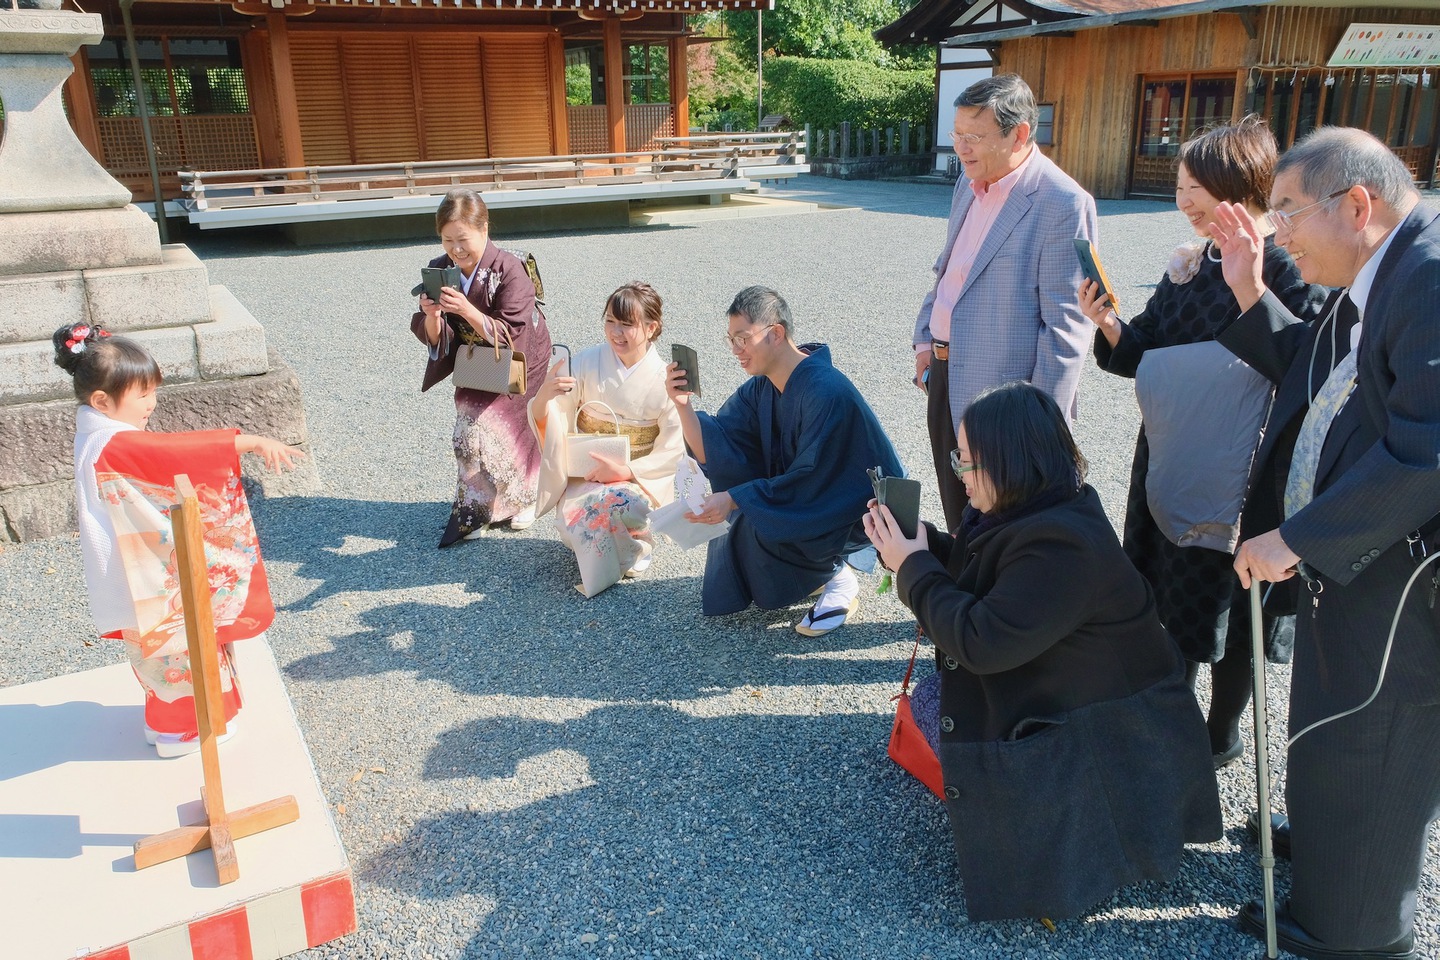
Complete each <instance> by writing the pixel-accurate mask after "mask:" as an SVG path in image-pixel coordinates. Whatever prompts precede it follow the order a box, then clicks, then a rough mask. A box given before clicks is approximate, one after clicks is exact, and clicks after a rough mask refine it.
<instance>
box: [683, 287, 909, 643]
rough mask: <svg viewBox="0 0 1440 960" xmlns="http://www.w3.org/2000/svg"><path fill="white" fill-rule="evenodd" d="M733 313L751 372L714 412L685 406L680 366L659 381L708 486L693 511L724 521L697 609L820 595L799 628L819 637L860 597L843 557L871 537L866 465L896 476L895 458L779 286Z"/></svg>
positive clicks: (733, 329) (739, 300)
mask: <svg viewBox="0 0 1440 960" xmlns="http://www.w3.org/2000/svg"><path fill="white" fill-rule="evenodd" d="M729 314H730V323H729V332H728V333H727V334H726V340H727V341H728V342H729V344H730V350H731V352H733V353H734V354H735V356H736V358H737V359H738V360H739V361H740V366H741V368H742V369H744V370H745V372H746V373H748V374H750V375H751V377H750V380H749V381H747V382H746V383H745V384H743V385H742V386H741V387H740V389H739V390H737V391H735V393H734V395H733V396H731V397H730V399H728V400H726V401H725V403H724V404H723V405H722V406H721V407H720V410H719V412H718V413H716V414H715V415H714V416H711V415H710V414H708V413H698V412H696V411H695V409H694V408H693V407H691V406H690V395H689V393H687V392H686V382H685V374H684V372H683V371H681V370H678V369H676V368H674V367H673V366H672V368H671V371H670V378H669V381H668V383H667V387H668V389H669V392H670V398H671V399H672V400H673V401H674V402H675V406H676V408H677V409H678V410H679V413H680V425H681V428H682V429H683V431H684V434H685V442H686V444H687V445H688V446H689V447H690V452H691V453H692V454H693V455H694V457H695V459H696V460H697V461H698V462H699V463H700V464H701V465H702V466H703V467H704V469H705V475H706V477H707V478H708V479H709V481H710V486H711V488H712V489H713V490H714V493H713V494H711V496H710V497H708V498H707V499H706V500H705V505H704V509H703V510H702V511H701V513H700V514H699V515H698V516H692V517H691V518H690V519H691V520H693V521H694V522H696V523H719V522H721V521H722V520H729V521H730V530H729V531H728V532H727V533H726V534H725V536H723V537H720V538H718V539H715V540H712V541H710V546H709V550H710V553H709V556H708V557H707V558H706V561H705V584H704V589H703V592H702V594H701V610H702V611H703V612H704V613H705V615H706V616H711V617H713V616H721V615H723V614H727V613H737V612H739V611H741V610H744V609H745V608H746V607H748V606H750V604H752V603H753V604H755V605H756V606H757V607H761V608H763V609H767V610H774V609H778V608H780V607H787V606H790V605H791V604H794V603H798V602H799V601H801V600H804V599H805V598H806V597H808V596H810V595H812V594H815V593H818V594H819V595H820V598H819V599H818V600H817V601H816V602H815V605H814V606H812V607H811V608H810V610H809V612H808V613H806V614H805V616H804V617H803V618H802V619H801V621H800V623H799V624H797V625H796V627H795V629H796V630H797V631H799V632H800V633H802V634H804V635H805V636H809V637H818V636H820V635H822V634H825V633H829V632H830V631H831V630H833V629H835V628H836V627H838V626H840V625H841V624H843V623H844V622H845V620H846V618H847V617H849V616H850V614H852V613H854V612H855V608H856V607H857V606H858V605H859V593H860V584H859V582H858V581H857V580H856V578H855V573H854V571H852V570H851V569H850V567H849V566H848V565H847V564H846V562H845V561H846V558H847V557H849V556H851V555H852V554H854V553H857V552H860V551H862V550H864V549H865V548H866V547H867V546H868V544H869V541H868V540H867V539H866V537H865V530H864V528H863V526H862V525H861V520H862V518H863V517H864V514H865V505H866V503H867V502H868V501H869V500H870V497H871V496H872V492H873V491H872V488H871V485H870V481H869V478H868V476H867V475H866V473H865V471H866V469H867V468H869V467H875V466H879V467H882V468H883V469H884V471H885V473H886V475H889V476H900V475H901V468H900V460H899V458H898V457H897V456H896V455H895V448H894V446H893V445H892V444H891V443H890V439H889V438H888V437H887V436H886V435H885V431H884V430H882V429H881V427H880V422H879V421H878V420H876V419H875V414H874V412H873V411H872V410H871V409H870V407H869V405H868V404H866V402H865V400H864V398H863V397H861V396H860V392H859V391H858V390H856V389H855V385H854V384H852V383H851V382H850V381H849V379H847V378H846V376H845V375H844V374H843V373H841V372H840V371H838V370H836V369H835V368H834V367H832V366H831V365H830V349H829V348H828V347H826V346H824V345H822V344H805V345H803V346H799V345H796V343H795V340H794V337H793V332H794V322H793V321H792V320H791V318H790V307H789V306H788V305H787V304H786V303H785V300H784V299H783V298H782V297H781V296H780V295H779V294H778V293H776V292H775V291H774V290H770V289H768V288H766V287H747V288H746V289H744V290H742V291H740V293H739V294H738V295H736V297H735V301H734V302H733V303H731V304H730V310H729Z"/></svg>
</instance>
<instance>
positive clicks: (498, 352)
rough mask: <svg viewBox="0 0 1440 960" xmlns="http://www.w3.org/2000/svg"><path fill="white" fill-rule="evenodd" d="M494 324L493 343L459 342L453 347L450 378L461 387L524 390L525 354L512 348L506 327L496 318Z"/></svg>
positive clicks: (514, 391)
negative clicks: (495, 331) (458, 344)
mask: <svg viewBox="0 0 1440 960" xmlns="http://www.w3.org/2000/svg"><path fill="white" fill-rule="evenodd" d="M494 326H495V328H496V329H497V330H498V331H499V336H497V337H496V338H495V343H493V344H484V343H462V344H461V345H460V346H459V347H457V348H456V350H455V372H454V373H453V374H451V375H450V382H451V383H453V384H454V385H455V386H456V387H458V388H459V389H461V390H483V391H485V392H486V393H524V392H525V382H526V368H525V354H523V353H521V352H520V351H519V350H516V349H515V341H514V340H513V339H512V338H511V336H510V328H509V327H507V326H505V324H503V323H501V322H499V321H496V322H495V324H494ZM502 342H503V343H504V346H503V347H502V346H501V343H502Z"/></svg>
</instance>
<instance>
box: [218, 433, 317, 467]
mask: <svg viewBox="0 0 1440 960" xmlns="http://www.w3.org/2000/svg"><path fill="white" fill-rule="evenodd" d="M235 452H236V453H253V454H255V455H256V456H257V457H259V458H260V459H261V460H264V461H265V466H267V467H269V468H270V469H271V470H272V471H273V472H275V473H279V472H280V470H281V468H282V467H283V468H286V469H289V468H293V467H294V466H295V461H296V460H300V459H304V457H305V451H304V450H300V449H298V448H296V447H289V446H286V445H285V444H283V443H281V442H280V441H279V440H273V439H271V438H270V437H261V436H257V435H256V434H253V433H240V434H236V436H235Z"/></svg>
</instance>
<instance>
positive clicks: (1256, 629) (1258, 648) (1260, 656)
mask: <svg viewBox="0 0 1440 960" xmlns="http://www.w3.org/2000/svg"><path fill="white" fill-rule="evenodd" d="M1263 633H1264V631H1263V626H1262V624H1261V622H1260V581H1259V580H1256V579H1255V578H1254V577H1253V576H1252V577H1251V579H1250V644H1251V650H1250V656H1251V657H1252V658H1253V661H1254V674H1255V704H1254V706H1255V793H1256V800H1257V802H1258V804H1259V807H1260V810H1259V818H1260V872H1261V874H1262V875H1263V876H1264V878H1265V898H1264V899H1265V956H1266V957H1268V958H1269V960H1275V957H1276V956H1277V953H1278V951H1277V950H1276V944H1275V841H1274V838H1273V837H1272V836H1271V834H1270V756H1269V753H1270V751H1269V740H1268V739H1267V732H1266V721H1267V714H1266V700H1265V640H1264V636H1263Z"/></svg>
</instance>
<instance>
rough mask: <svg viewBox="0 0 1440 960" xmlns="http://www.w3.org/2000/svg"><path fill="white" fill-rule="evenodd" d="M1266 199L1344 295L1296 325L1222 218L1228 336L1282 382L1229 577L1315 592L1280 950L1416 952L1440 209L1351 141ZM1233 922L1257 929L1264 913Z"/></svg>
mask: <svg viewBox="0 0 1440 960" xmlns="http://www.w3.org/2000/svg"><path fill="white" fill-rule="evenodd" d="M1270 199H1271V207H1272V209H1273V211H1274V212H1272V214H1271V218H1272V220H1273V222H1274V224H1275V227H1276V241H1277V242H1278V243H1280V244H1281V245H1282V246H1284V247H1285V249H1286V250H1287V251H1288V252H1289V253H1290V255H1291V256H1292V257H1293V258H1294V260H1295V263H1296V264H1297V265H1298V266H1299V268H1300V272H1301V275H1302V276H1303V277H1304V279H1305V281H1306V282H1308V283H1318V284H1323V285H1326V286H1331V287H1337V288H1344V289H1340V290H1337V292H1336V293H1335V294H1333V295H1332V296H1331V298H1330V301H1329V303H1328V305H1327V306H1328V309H1327V312H1326V314H1325V317H1324V319H1322V320H1321V321H1319V322H1317V323H1316V324H1315V325H1314V326H1313V327H1307V326H1305V325H1302V324H1298V323H1297V322H1296V321H1295V318H1294V317H1293V316H1291V315H1290V314H1289V313H1288V312H1287V311H1286V310H1285V308H1284V307H1283V306H1282V305H1281V304H1280V302H1279V301H1278V300H1277V299H1276V298H1275V297H1274V295H1273V294H1271V293H1269V292H1267V291H1266V290H1265V289H1264V286H1263V284H1262V283H1261V280H1260V251H1261V249H1262V242H1263V237H1262V234H1261V231H1260V230H1259V229H1258V227H1257V225H1256V223H1255V221H1253V220H1252V219H1250V217H1249V216H1248V215H1246V214H1245V211H1243V210H1241V209H1239V208H1235V207H1230V206H1228V205H1225V204H1222V205H1221V206H1222V209H1221V210H1219V211H1217V223H1216V225H1215V227H1214V228H1213V232H1214V233H1215V236H1216V239H1217V241H1219V243H1220V245H1221V250H1222V253H1223V256H1224V264H1225V276H1226V280H1227V281H1228V282H1229V284H1230V286H1231V288H1232V289H1233V290H1234V292H1235V295H1236V298H1237V299H1238V300H1239V301H1240V305H1241V307H1242V309H1243V310H1244V313H1242V315H1241V316H1240V317H1239V318H1238V319H1237V320H1236V321H1235V322H1234V323H1233V324H1231V325H1230V327H1229V328H1227V329H1226V330H1225V331H1223V332H1222V333H1221V335H1220V337H1219V339H1220V342H1221V343H1223V344H1225V346H1227V347H1229V348H1230V349H1231V350H1232V351H1233V352H1235V353H1236V354H1237V355H1238V356H1240V357H1241V358H1242V359H1244V360H1246V361H1247V362H1249V363H1250V364H1251V366H1253V367H1255V369H1257V370H1259V371H1260V372H1261V373H1263V374H1265V375H1266V376H1269V377H1270V378H1271V379H1272V380H1274V381H1275V382H1276V383H1277V390H1276V395H1275V402H1274V406H1273V408H1272V410H1271V414H1270V422H1269V426H1268V427H1267V430H1266V435H1265V439H1264V442H1263V443H1262V446H1261V449H1260V451H1259V453H1258V454H1257V458H1256V467H1255V478H1256V479H1257V480H1258V482H1257V483H1256V484H1255V486H1254V488H1253V493H1252V500H1251V502H1250V503H1247V506H1246V512H1247V518H1246V520H1247V526H1248V528H1249V529H1248V531H1247V532H1246V534H1245V536H1246V537H1247V539H1244V541H1243V542H1242V543H1241V546H1240V549H1239V551H1238V552H1237V554H1236V558H1235V569H1236V571H1237V572H1238V573H1239V574H1240V579H1241V582H1242V583H1243V584H1245V585H1246V586H1247V587H1248V586H1249V583H1250V580H1251V579H1252V578H1253V579H1258V580H1264V581H1269V582H1279V581H1282V580H1287V579H1289V578H1290V577H1292V576H1295V575H1296V574H1297V573H1298V575H1299V576H1300V577H1301V579H1302V581H1303V589H1301V590H1300V591H1299V611H1298V613H1299V615H1298V617H1297V625H1296V643H1295V665H1294V672H1293V674H1292V678H1291V688H1290V731H1291V735H1292V737H1294V736H1296V735H1298V737H1299V738H1298V739H1296V740H1295V741H1294V742H1293V744H1292V745H1291V747H1290V750H1289V761H1288V776H1287V781H1286V792H1285V796H1286V807H1287V811H1288V814H1289V821H1290V846H1291V862H1292V866H1293V873H1292V877H1293V881H1292V884H1291V889H1290V899H1289V902H1288V904H1287V905H1285V906H1283V907H1282V908H1281V909H1280V910H1279V911H1278V928H1279V943H1280V946H1281V947H1283V948H1284V949H1285V950H1288V951H1290V952H1291V953H1294V954H1297V955H1299V956H1302V957H1310V958H1315V960H1320V958H1326V960H1329V958H1340V957H1375V958H1396V957H1398V958H1408V957H1414V956H1416V951H1415V946H1414V933H1413V923H1414V916H1415V901H1416V888H1417V887H1418V885H1419V878H1420V873H1421V871H1422V869H1423V867H1424V862H1425V853H1426V843H1425V835H1426V829H1427V827H1428V825H1429V823H1430V822H1431V821H1432V820H1434V819H1435V818H1436V817H1437V816H1440V627H1437V619H1436V612H1435V610H1434V608H1433V597H1434V590H1435V586H1434V584H1435V583H1437V581H1435V580H1433V578H1434V576H1435V572H1436V570H1437V569H1440V566H1437V564H1430V565H1429V566H1427V567H1425V568H1424V569H1420V570H1418V571H1417V568H1418V567H1419V565H1420V564H1421V563H1422V562H1423V560H1424V557H1425V556H1426V555H1427V554H1428V553H1429V552H1430V551H1433V550H1434V549H1435V547H1436V529H1437V514H1440V312H1437V311H1440V213H1437V212H1436V211H1435V210H1433V209H1429V208H1427V207H1425V206H1423V205H1421V204H1420V203H1419V196H1418V194H1417V193H1416V192H1415V190H1414V187H1413V184H1412V182H1411V179H1410V175H1409V173H1408V172H1407V171H1406V169H1405V167H1404V165H1403V164H1401V163H1400V161H1399V160H1398V159H1397V158H1396V157H1395V155H1394V154H1393V153H1391V152H1390V151H1389V150H1388V149H1387V148H1386V147H1385V146H1384V144H1382V143H1380V142H1379V141H1378V140H1376V139H1375V138H1374V137H1372V136H1370V135H1369V134H1368V133H1365V132H1363V131H1360V130H1351V129H1345V128H1323V129H1321V130H1318V131H1316V132H1315V133H1313V134H1311V135H1310V136H1309V137H1307V138H1306V139H1305V140H1303V141H1301V142H1300V143H1299V144H1297V145H1296V146H1295V147H1293V148H1292V149H1291V150H1290V151H1289V152H1287V153H1286V154H1285V156H1284V157H1283V158H1282V159H1281V161H1280V163H1279V165H1278V166H1277V167H1276V171H1275V184H1274V188H1273V189H1272V191H1271V195H1270ZM1264 478H1269V479H1268V481H1267V480H1266V479H1264ZM1267 494H1269V496H1268V497H1267ZM1277 508H1278V512H1277ZM1259 529H1264V530H1265V532H1263V533H1260V534H1259V535H1258V536H1256V535H1254V534H1255V532H1256V531H1257V530H1259ZM1412 575H1415V578H1416V579H1415V583H1414V586H1413V588H1412V589H1411V590H1410V593H1409V595H1408V598H1407V599H1406V600H1405V602H1404V604H1403V606H1401V597H1402V593H1403V592H1404V591H1405V589H1406V586H1407V583H1408V582H1409V581H1410V580H1411V578H1412ZM1397 607H1400V610H1401V612H1400V617H1399V620H1398V623H1397V626H1396V628H1395V630H1394V636H1393V643H1392V642H1391V622H1392V618H1394V617H1395V615H1396V609H1397ZM1240 925H1241V927H1242V928H1244V929H1245V930H1247V931H1249V932H1250V933H1252V934H1255V935H1256V936H1257V937H1261V938H1263V937H1264V920H1263V912H1262V910H1261V908H1260V906H1259V904H1258V903H1251V904H1248V905H1247V906H1246V907H1245V908H1244V909H1242V911H1241V914H1240Z"/></svg>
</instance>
